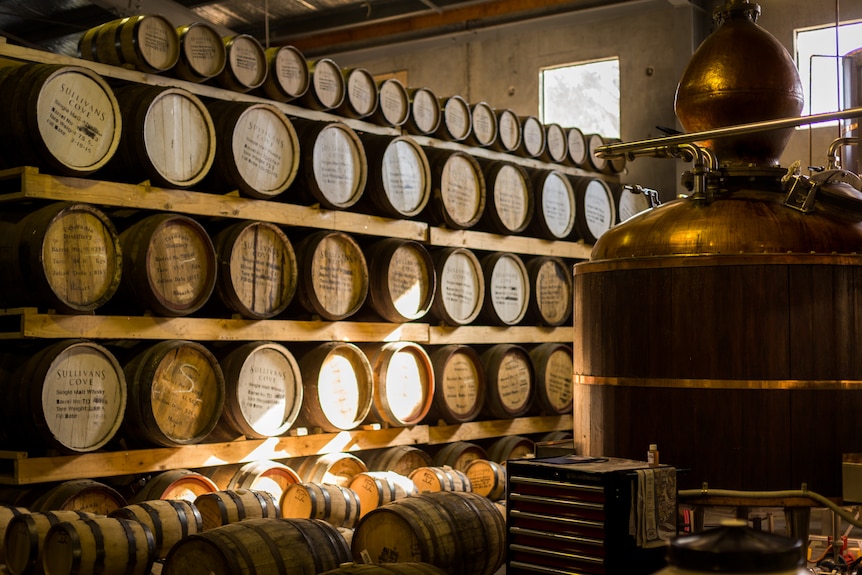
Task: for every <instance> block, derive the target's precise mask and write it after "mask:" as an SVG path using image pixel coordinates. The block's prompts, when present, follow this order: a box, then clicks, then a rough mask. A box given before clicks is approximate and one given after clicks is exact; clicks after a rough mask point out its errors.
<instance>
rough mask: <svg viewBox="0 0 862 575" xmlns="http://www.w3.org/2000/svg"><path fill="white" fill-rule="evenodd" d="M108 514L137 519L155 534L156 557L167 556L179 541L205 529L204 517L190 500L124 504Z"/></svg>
mask: <svg viewBox="0 0 862 575" xmlns="http://www.w3.org/2000/svg"><path fill="white" fill-rule="evenodd" d="M109 517H116V518H118V519H127V520H130V521H138V522H140V523H143V524H144V525H146V526H147V528H148V529H149V530H150V531H151V532H152V534H153V542H154V543H155V557H156V559H164V558H165V557H166V556H167V554H168V551H170V549H171V547H173V546H174V544H176V543H177V542H178V541H180V540H182V539H184V538H185V537H188V536H189V535H193V534H195V533H200V532H201V531H203V518H202V517H201V513H200V511H199V510H198V508H197V507H195V506H194V504H192V503H191V502H189V501H184V500H166V499H155V500H152V501H142V502H141V503H133V504H131V505H126V506H125V507H121V508H120V509H117V510H116V511H113V512H111V514H110V515H109Z"/></svg>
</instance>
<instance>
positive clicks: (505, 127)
mask: <svg viewBox="0 0 862 575" xmlns="http://www.w3.org/2000/svg"><path fill="white" fill-rule="evenodd" d="M494 115H495V116H496V118H497V139H496V140H494V142H493V144H491V148H492V149H494V150H497V151H500V152H505V153H508V154H514V153H515V152H517V151H518V149H519V148H520V147H521V140H522V139H523V134H522V130H521V120H520V118H518V115H517V114H516V113H515V112H513V111H512V110H510V109H508V108H501V109H497V110H494Z"/></svg>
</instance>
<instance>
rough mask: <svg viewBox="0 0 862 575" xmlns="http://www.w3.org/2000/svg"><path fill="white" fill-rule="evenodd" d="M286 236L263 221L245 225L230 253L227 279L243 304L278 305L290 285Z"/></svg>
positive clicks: (253, 307) (291, 264)
mask: <svg viewBox="0 0 862 575" xmlns="http://www.w3.org/2000/svg"><path fill="white" fill-rule="evenodd" d="M286 242H287V238H286V237H284V236H283V235H282V234H280V233H278V232H277V230H275V229H273V228H271V227H270V226H268V225H266V224H264V223H257V224H256V225H252V226H248V227H246V228H245V229H244V230H243V232H242V233H241V234H240V236H239V238H238V241H237V242H236V244H234V249H233V250H232V251H231V254H230V279H231V284H232V286H233V289H234V290H235V291H236V293H237V295H238V297H239V298H240V299H241V300H242V301H243V303H244V304H245V306H246V308H248V309H250V310H253V311H255V312H259V313H265V312H270V311H272V310H277V309H281V308H282V307H283V305H285V304H286V302H285V299H286V297H287V296H288V294H289V292H290V291H291V288H292V283H293V280H292V278H293V273H294V265H295V264H294V261H293V255H292V253H291V251H292V250H291V248H290V245H289V244H288V243H286Z"/></svg>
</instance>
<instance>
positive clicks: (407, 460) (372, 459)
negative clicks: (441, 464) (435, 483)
mask: <svg viewBox="0 0 862 575" xmlns="http://www.w3.org/2000/svg"><path fill="white" fill-rule="evenodd" d="M361 455H362V460H363V461H364V462H365V464H366V465H367V466H368V469H369V471H394V472H395V473H399V474H401V475H408V476H409V475H410V472H411V471H413V470H414V469H417V468H419V467H430V466H431V465H432V459H431V456H430V455H428V453H426V452H425V451H423V450H421V449H419V448H418V447H414V446H412V445H396V446H393V447H386V448H383V449H373V450H369V451H363V452H362V454H361Z"/></svg>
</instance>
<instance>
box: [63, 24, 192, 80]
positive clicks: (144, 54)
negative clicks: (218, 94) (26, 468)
mask: <svg viewBox="0 0 862 575" xmlns="http://www.w3.org/2000/svg"><path fill="white" fill-rule="evenodd" d="M78 50H79V52H80V53H81V57H82V58H84V59H85V60H92V61H94V62H101V63H103V64H109V65H111V66H122V67H124V68H132V69H134V70H140V71H141V72H147V73H150V74H160V73H162V72H166V71H168V70H170V69H171V68H173V67H174V65H175V64H176V63H177V60H179V57H180V40H179V37H178V36H177V31H176V29H175V28H174V25H173V24H171V22H170V21H169V20H168V19H167V18H165V17H164V16H161V15H159V14H137V15H135V16H129V17H127V18H120V19H118V20H112V21H110V22H106V23H104V24H102V25H100V26H96V27H93V28H90V29H89V30H87V31H86V32H84V35H83V36H81V39H80V41H79V42H78Z"/></svg>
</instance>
